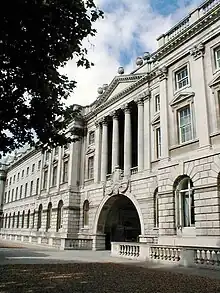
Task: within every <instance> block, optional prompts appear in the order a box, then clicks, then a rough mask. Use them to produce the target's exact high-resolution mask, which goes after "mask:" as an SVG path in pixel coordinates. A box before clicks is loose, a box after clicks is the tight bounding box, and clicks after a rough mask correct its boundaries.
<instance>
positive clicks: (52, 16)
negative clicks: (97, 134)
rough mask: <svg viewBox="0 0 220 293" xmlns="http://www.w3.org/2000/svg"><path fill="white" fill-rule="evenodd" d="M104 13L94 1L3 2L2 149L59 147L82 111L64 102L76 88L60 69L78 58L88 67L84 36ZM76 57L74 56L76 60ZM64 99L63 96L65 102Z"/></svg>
mask: <svg viewBox="0 0 220 293" xmlns="http://www.w3.org/2000/svg"><path fill="white" fill-rule="evenodd" d="M102 16H103V12H102V11H100V10H99V9H98V8H97V7H96V6H95V4H94V2H93V0H15V1H11V0H8V1H4V5H2V6H1V9H0V27H1V30H0V151H1V152H3V153H7V152H10V151H11V150H14V149H16V148H18V147H20V146H22V145H23V144H25V143H29V144H30V145H36V143H35V141H34V135H35V136H36V137H37V140H38V142H40V143H41V145H48V146H51V147H53V146H56V145H63V144H65V143H66V142H67V139H66V136H65V132H66V129H67V125H68V123H69V122H70V120H71V119H72V118H73V117H75V116H76V115H78V114H79V110H80V109H78V108H77V109H76V108H75V107H73V106H71V107H66V106H65V104H64V100H65V99H67V98H68V97H69V95H70V94H71V93H72V92H73V90H74V87H75V86H76V83H75V81H71V80H69V79H68V77H67V76H65V75H64V74H61V73H60V72H59V68H60V67H63V66H65V64H66V62H67V61H68V60H70V59H71V58H73V57H74V56H75V57H76V58H77V59H76V62H77V65H78V66H84V67H85V68H89V67H90V66H91V65H93V64H92V63H90V62H89V61H88V59H87V57H86V55H87V50H86V49H85V48H84V47H83V46H82V40H83V39H84V38H86V37H89V36H94V35H95V34H96V30H95V29H94V28H93V23H94V22H96V21H97V20H98V19H99V18H101V17H102ZM75 57H74V58H75ZM63 99H64V100H63Z"/></svg>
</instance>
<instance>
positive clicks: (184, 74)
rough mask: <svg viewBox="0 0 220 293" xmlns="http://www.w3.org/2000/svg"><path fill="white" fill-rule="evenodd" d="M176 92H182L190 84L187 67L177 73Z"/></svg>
mask: <svg viewBox="0 0 220 293" xmlns="http://www.w3.org/2000/svg"><path fill="white" fill-rule="evenodd" d="M175 82H176V90H180V89H182V88H184V87H185V86H187V85H188V84H189V73H188V67H187V65H185V66H184V67H182V68H181V69H180V70H178V71H177V72H176V73H175Z"/></svg>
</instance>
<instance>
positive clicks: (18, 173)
mask: <svg viewBox="0 0 220 293" xmlns="http://www.w3.org/2000/svg"><path fill="white" fill-rule="evenodd" d="M19 179H20V172H19V173H18V177H17V181H19Z"/></svg>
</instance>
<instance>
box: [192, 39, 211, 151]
mask: <svg viewBox="0 0 220 293" xmlns="http://www.w3.org/2000/svg"><path fill="white" fill-rule="evenodd" d="M204 53H205V46H204V45H203V44H202V43H201V44H199V45H198V46H195V47H194V48H192V49H191V50H190V54H191V56H192V57H193V60H194V61H192V62H191V72H192V74H191V78H192V88H193V91H195V118H196V119H195V120H196V134H197V136H198V138H199V147H200V148H204V147H209V146H210V136H209V122H208V106H207V95H206V83H207V82H206V79H205V72H204V60H203V59H204V58H203V56H204Z"/></svg>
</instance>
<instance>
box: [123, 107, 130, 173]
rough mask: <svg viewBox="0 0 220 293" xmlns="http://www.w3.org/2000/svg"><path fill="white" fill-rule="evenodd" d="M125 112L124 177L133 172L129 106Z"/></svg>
mask: <svg viewBox="0 0 220 293" xmlns="http://www.w3.org/2000/svg"><path fill="white" fill-rule="evenodd" d="M124 112H125V129H124V175H125V176H129V175H130V171H131V110H130V108H129V105H128V104H127V105H126V106H125V108H124Z"/></svg>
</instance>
